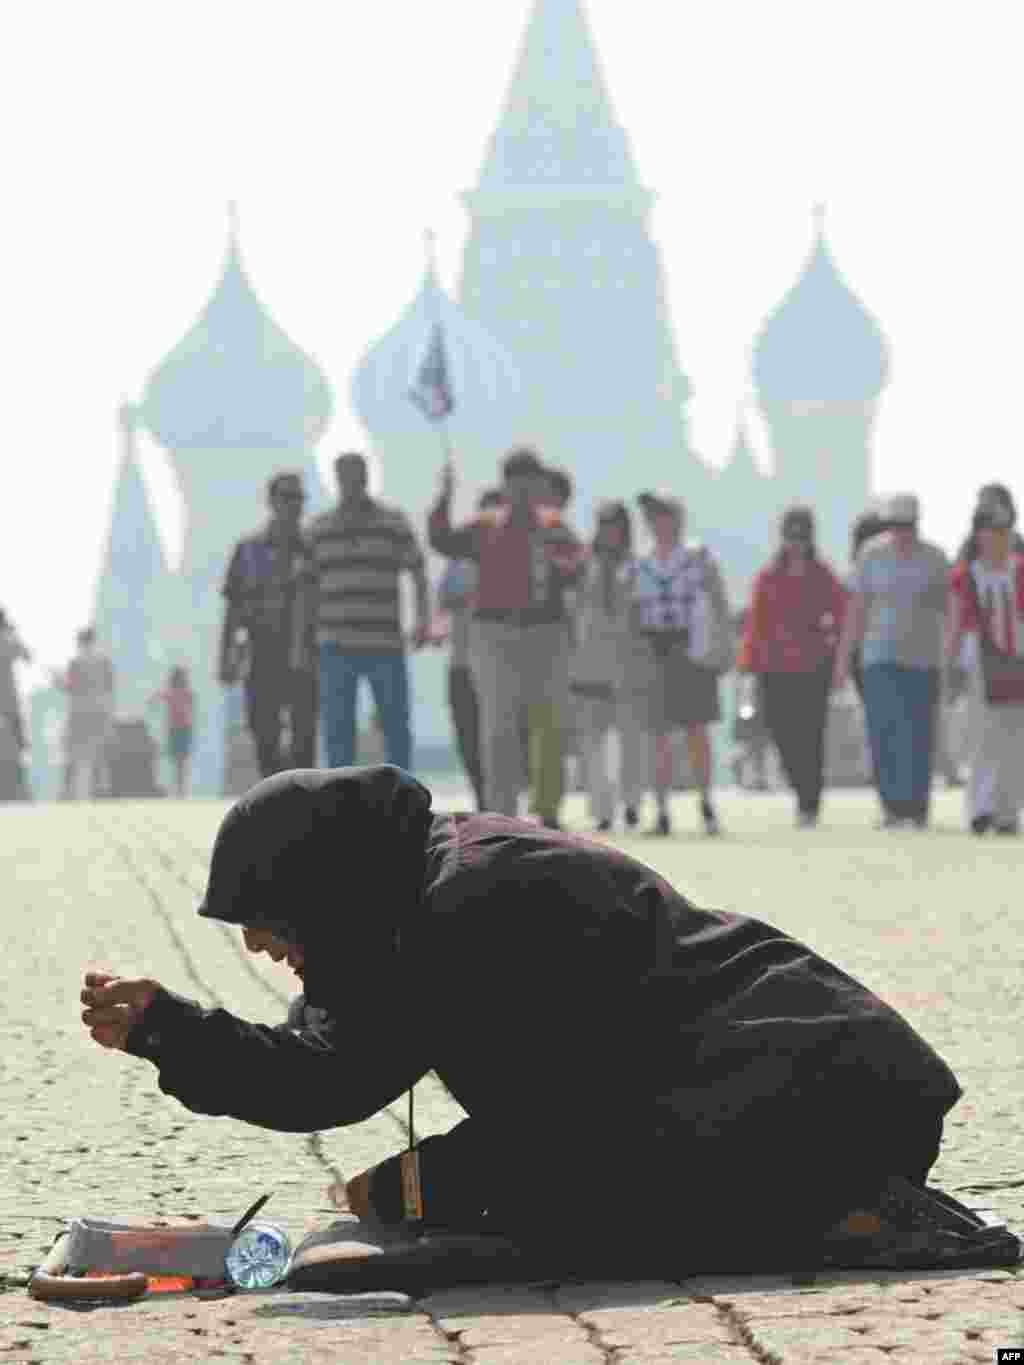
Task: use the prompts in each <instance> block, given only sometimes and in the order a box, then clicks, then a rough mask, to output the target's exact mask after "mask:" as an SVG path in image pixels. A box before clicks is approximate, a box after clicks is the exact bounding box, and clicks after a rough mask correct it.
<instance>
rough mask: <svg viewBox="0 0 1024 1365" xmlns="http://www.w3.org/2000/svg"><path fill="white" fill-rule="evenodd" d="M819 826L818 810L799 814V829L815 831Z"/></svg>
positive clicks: (797, 825)
mask: <svg viewBox="0 0 1024 1365" xmlns="http://www.w3.org/2000/svg"><path fill="white" fill-rule="evenodd" d="M817 824H818V812H817V811H816V810H802V811H798V812H797V817H796V827H797V829H814V828H816V826H817Z"/></svg>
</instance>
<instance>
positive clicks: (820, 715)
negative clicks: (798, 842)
mask: <svg viewBox="0 0 1024 1365" xmlns="http://www.w3.org/2000/svg"><path fill="white" fill-rule="evenodd" d="M845 611H846V592H845V589H844V588H843V587H842V585H841V584H840V582H839V580H838V579H837V578H836V576H835V574H834V573H833V572H832V570H831V569H830V568H829V566H828V565H827V564H825V563H824V562H823V561H822V560H820V559H819V558H818V557H817V554H816V551H815V545H814V514H813V513H812V511H811V509H810V508H809V507H791V508H790V509H789V510H788V511H787V512H786V514H785V516H784V517H783V519H782V547H781V549H780V550H779V552H778V553H777V554H776V556H775V558H774V559H773V560H772V562H771V563H770V564H769V565H768V566H767V568H765V569H762V571H761V572H760V573H759V574H758V576H757V578H756V579H755V580H754V590H753V596H752V600H751V604H750V611H749V613H748V615H747V624H746V631H745V633H744V636H743V642H742V644H741V646H740V657H739V661H738V662H739V667H740V670H741V671H742V672H747V673H756V674H757V676H758V681H759V684H760V688H761V704H762V707H763V709H764V720H765V724H766V726H767V727H768V731H769V733H770V734H771V737H772V740H773V742H774V744H775V746H776V748H777V749H778V751H779V757H780V758H781V759H782V764H783V767H784V768H785V770H786V776H787V777H788V778H789V781H790V784H791V785H792V787H793V790H794V791H795V792H796V797H797V804H798V813H797V824H798V825H800V826H801V827H802V828H811V827H812V826H814V825H816V824H817V822H818V811H819V808H820V806H821V793H822V787H823V785H824V770H825V727H826V722H827V719H828V698H829V692H830V690H831V685H832V667H833V658H834V655H835V650H836V644H837V642H838V640H839V632H840V629H841V627H842V623H843V616H844V614H845Z"/></svg>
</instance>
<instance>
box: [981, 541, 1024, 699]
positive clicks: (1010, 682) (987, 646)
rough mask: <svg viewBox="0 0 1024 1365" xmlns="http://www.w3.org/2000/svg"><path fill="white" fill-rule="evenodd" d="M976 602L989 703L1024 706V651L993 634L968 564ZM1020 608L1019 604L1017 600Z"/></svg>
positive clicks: (982, 669)
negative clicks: (1010, 650)
mask: <svg viewBox="0 0 1024 1365" xmlns="http://www.w3.org/2000/svg"><path fill="white" fill-rule="evenodd" d="M967 581H968V582H969V583H970V585H971V594H972V596H973V598H974V606H975V609H976V611H977V613H978V645H979V650H978V652H979V655H980V660H981V672H982V677H983V679H984V682H985V700H986V701H987V702H988V704H989V706H1024V655H1020V654H1007V653H1006V652H1005V650H1002V649H1000V648H999V646H998V645H997V644H996V642H995V640H993V638H992V631H991V629H990V627H989V622H988V617H987V616H986V614H985V610H984V608H983V606H982V603H981V596H980V594H979V592H978V584H977V581H976V580H975V577H974V574H973V573H972V572H971V570H970V568H968V572H967ZM1012 609H1013V610H1016V604H1015V603H1014V604H1013V608H1012Z"/></svg>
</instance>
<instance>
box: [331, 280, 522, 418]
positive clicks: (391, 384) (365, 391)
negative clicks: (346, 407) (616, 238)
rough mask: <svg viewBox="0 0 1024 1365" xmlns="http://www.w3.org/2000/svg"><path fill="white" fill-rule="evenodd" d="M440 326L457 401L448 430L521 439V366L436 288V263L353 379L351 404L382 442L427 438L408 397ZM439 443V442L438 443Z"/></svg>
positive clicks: (449, 374) (450, 383)
mask: <svg viewBox="0 0 1024 1365" xmlns="http://www.w3.org/2000/svg"><path fill="white" fill-rule="evenodd" d="M437 324H440V327H441V333H442V338H443V344H444V356H445V362H446V366H447V378H448V387H449V390H450V392H451V396H452V399H453V402H454V408H453V411H452V413H451V416H450V417H449V418H448V419H447V425H448V428H449V430H450V431H451V433H452V435H453V436H454V437H455V438H456V439H458V438H459V435H460V433H467V434H472V435H476V434H478V433H481V432H486V433H491V434H493V436H494V437H495V439H501V435H502V434H503V433H510V435H509V439H511V438H512V437H513V436H515V435H517V434H518V432H519V429H520V426H521V419H522V412H523V400H524V390H523V380H522V376H521V373H520V369H519V366H518V364H517V363H516V361H515V360H514V359H513V357H512V356H511V355H510V354H509V352H508V351H506V350H505V348H504V347H503V346H502V345H501V344H500V343H499V342H497V341H496V340H495V339H494V337H492V336H491V334H490V333H489V332H488V331H487V330H486V329H485V328H484V327H482V326H481V325H480V324H479V323H477V322H474V321H473V320H472V319H470V318H468V317H467V316H466V315H465V313H463V312H462V310H461V309H460V308H459V307H458V306H457V305H456V304H455V303H453V302H452V300H451V299H450V298H449V297H448V295H447V294H446V293H445V291H444V290H443V289H442V288H441V286H440V284H439V283H438V279H437V273H436V270H435V268H434V265H433V262H431V263H430V264H429V265H428V267H427V270H426V273H425V275H424V278H423V283H422V285H421V286H420V290H419V293H418V294H417V295H416V297H415V299H413V301H412V303H411V304H410V305H409V307H408V308H407V309H406V310H405V312H404V313H403V314H402V316H401V317H400V318H399V320H398V322H397V323H395V325H394V326H393V327H392V328H391V330H390V331H389V332H387V333H386V334H385V335H384V336H383V337H382V338H381V339H380V340H379V341H377V342H375V343H374V345H372V346H371V347H370V349H369V350H368V351H367V353H366V355H365V356H364V358H363V360H362V362H361V363H360V365H359V367H358V369H357V370H356V372H355V374H354V376H353V378H352V403H353V406H354V408H355V410H356V413H357V414H358V416H359V418H360V420H361V421H362V422H363V423H364V425H365V426H366V428H367V430H368V431H369V432H370V434H371V435H372V436H373V437H375V438H377V439H381V438H383V439H385V440H387V439H388V438H407V437H414V438H415V437H417V436H419V437H426V438H428V439H430V423H429V422H428V421H427V419H426V418H425V417H424V415H423V411H422V409H421V408H419V407H418V406H417V405H416V403H414V402H413V401H412V399H411V398H410V397H409V392H410V389H411V387H412V385H413V381H414V379H415V376H416V373H417V370H418V368H419V366H420V365H421V364H422V362H423V358H424V354H425V350H426V347H427V345H428V344H429V341H430V339H431V337H432V336H433V335H434V334H435V332H436V328H437ZM433 439H435V440H436V437H435V438H433Z"/></svg>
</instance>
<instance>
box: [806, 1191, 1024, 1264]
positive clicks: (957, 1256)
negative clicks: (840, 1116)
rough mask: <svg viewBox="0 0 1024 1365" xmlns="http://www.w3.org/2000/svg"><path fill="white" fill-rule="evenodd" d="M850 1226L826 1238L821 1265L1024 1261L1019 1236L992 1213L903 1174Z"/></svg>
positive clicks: (849, 1224)
mask: <svg viewBox="0 0 1024 1365" xmlns="http://www.w3.org/2000/svg"><path fill="white" fill-rule="evenodd" d="M846 1224H847V1228H848V1230H847V1231H846V1232H844V1233H842V1234H839V1233H833V1234H832V1235H830V1236H829V1237H828V1239H827V1240H826V1244H825V1252H824V1257H823V1261H822V1263H823V1264H824V1265H826V1266H829V1267H831V1268H834V1269H843V1270H858V1269H861V1268H869V1267H873V1268H877V1269H884V1270H945V1269H959V1268H965V1269H966V1268H972V1267H985V1266H1016V1265H1019V1264H1020V1261H1021V1243H1020V1239H1019V1238H1017V1237H1015V1236H1014V1235H1013V1233H1011V1232H1010V1231H1009V1230H1008V1229H1007V1227H1006V1226H1005V1224H1003V1223H1002V1222H1000V1220H999V1219H998V1217H996V1216H995V1215H994V1214H990V1213H987V1212H983V1211H980V1210H975V1209H969V1208H967V1206H966V1205H964V1204H961V1203H960V1202H959V1201H958V1200H956V1199H954V1198H953V1197H952V1195H949V1194H946V1193H944V1192H943V1191H942V1190H937V1189H934V1188H931V1187H925V1188H922V1187H920V1186H918V1185H914V1184H912V1183H911V1182H910V1181H909V1180H906V1179H904V1178H903V1177H902V1176H892V1177H890V1179H889V1180H888V1182H887V1183H886V1185H885V1187H884V1189H883V1190H882V1192H881V1194H880V1196H879V1198H878V1199H877V1200H876V1201H874V1202H873V1205H872V1207H870V1208H868V1209H865V1210H864V1211H863V1212H862V1213H857V1214H853V1215H851V1217H850V1218H849V1219H847V1220H846ZM859 1228H862V1229H863V1231H861V1232H860V1234H859V1235H858V1229H859Z"/></svg>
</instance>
